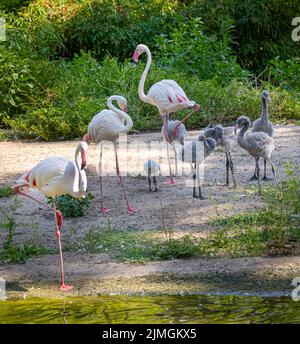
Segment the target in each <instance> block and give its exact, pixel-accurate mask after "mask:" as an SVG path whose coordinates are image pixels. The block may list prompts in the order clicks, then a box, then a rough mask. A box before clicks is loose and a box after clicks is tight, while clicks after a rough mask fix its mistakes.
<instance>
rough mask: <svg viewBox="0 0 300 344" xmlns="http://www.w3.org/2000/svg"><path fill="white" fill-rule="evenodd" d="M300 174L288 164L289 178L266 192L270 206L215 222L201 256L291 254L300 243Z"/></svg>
mask: <svg viewBox="0 0 300 344" xmlns="http://www.w3.org/2000/svg"><path fill="white" fill-rule="evenodd" d="M298 172H299V171H295V169H293V168H292V166H291V165H290V164H286V166H285V173H286V175H287V179H286V180H284V181H282V182H281V183H280V184H279V186H278V187H274V186H268V187H266V188H265V190H264V191H263V193H262V199H263V201H264V202H265V204H266V207H265V208H264V209H263V210H261V211H258V212H248V213H244V214H238V213H237V214H235V215H233V216H230V217H226V218H221V217H220V216H218V218H217V219H216V220H215V221H214V224H215V225H216V226H217V231H216V232H215V233H213V234H212V235H211V236H209V237H208V238H207V239H205V240H202V241H201V244H200V253H201V254H203V255H208V256H223V255H228V256H231V257H243V256H259V255H263V254H268V255H278V254H288V253H289V252H290V251H291V250H292V248H293V247H294V246H295V245H299V242H300V231H299V227H300V180H299V174H298V175H297V173H298Z"/></svg>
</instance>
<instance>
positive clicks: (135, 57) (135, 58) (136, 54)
mask: <svg viewBox="0 0 300 344" xmlns="http://www.w3.org/2000/svg"><path fill="white" fill-rule="evenodd" d="M138 62H139V52H138V50H135V52H134V53H133V55H132V59H131V66H135V65H136V64H137V63H138Z"/></svg>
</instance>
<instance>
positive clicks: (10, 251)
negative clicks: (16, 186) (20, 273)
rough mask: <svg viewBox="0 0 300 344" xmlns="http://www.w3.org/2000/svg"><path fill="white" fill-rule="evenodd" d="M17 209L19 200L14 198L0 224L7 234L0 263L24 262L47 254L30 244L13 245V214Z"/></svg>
mask: <svg viewBox="0 0 300 344" xmlns="http://www.w3.org/2000/svg"><path fill="white" fill-rule="evenodd" d="M18 208H20V200H19V199H18V198H17V197H15V198H14V199H13V201H12V203H11V205H10V209H9V212H8V213H7V214H6V216H5V220H4V222H3V223H1V224H0V225H1V227H2V228H3V229H4V230H6V233H7V234H6V238H5V240H4V243H3V247H2V249H0V262H1V263H10V262H12V263H17V262H25V261H26V260H29V259H30V258H32V257H34V256H37V255H40V254H45V253H48V251H47V250H46V249H45V248H44V247H43V246H41V245H36V244H32V243H25V244H23V245H17V244H15V243H14V237H15V232H16V228H17V223H16V221H15V217H14V214H15V212H16V210H17V209H18Z"/></svg>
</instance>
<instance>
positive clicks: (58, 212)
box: [13, 184, 63, 226]
mask: <svg viewBox="0 0 300 344" xmlns="http://www.w3.org/2000/svg"><path fill="white" fill-rule="evenodd" d="M22 187H28V185H26V184H25V185H18V186H15V187H14V188H13V190H14V192H15V193H17V194H19V195H22V196H24V197H27V198H29V199H31V200H33V201H35V202H37V203H39V204H41V205H43V206H44V207H46V208H48V209H50V210H52V211H55V212H56V217H57V222H58V225H59V226H61V225H62V220H63V217H62V213H61V212H60V211H59V210H54V209H53V208H52V207H50V206H49V205H48V204H46V203H44V202H42V201H40V200H38V199H37V198H35V197H32V196H30V195H28V194H26V193H25V192H22V191H20V190H19V189H20V188H22Z"/></svg>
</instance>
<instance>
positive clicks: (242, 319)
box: [0, 295, 300, 324]
mask: <svg viewBox="0 0 300 344" xmlns="http://www.w3.org/2000/svg"><path fill="white" fill-rule="evenodd" d="M0 323H1V324H3V323H36V324H41V323H68V324H74V323H75V324H77V323H89V324H97V323H98V324H100V323H201V324H205V323H300V301H299V302H295V301H293V300H292V299H291V298H290V297H256V296H247V297H245V296H205V295H197V296H146V297H137V296H134V297H133V296H95V297H82V298H67V299H66V300H51V299H28V300H8V301H2V302H1V301H0Z"/></svg>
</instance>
